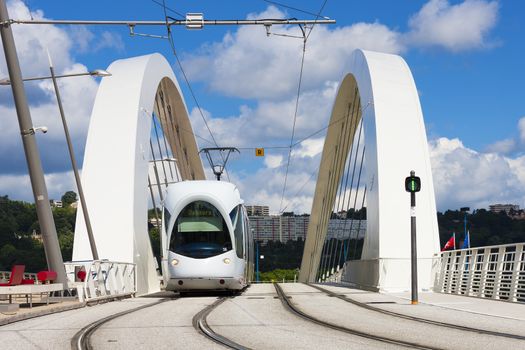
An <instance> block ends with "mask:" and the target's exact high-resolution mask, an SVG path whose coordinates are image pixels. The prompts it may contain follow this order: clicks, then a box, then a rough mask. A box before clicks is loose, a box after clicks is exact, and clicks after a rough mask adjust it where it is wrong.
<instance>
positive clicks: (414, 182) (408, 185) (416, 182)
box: [405, 175, 421, 193]
mask: <svg viewBox="0 0 525 350" xmlns="http://www.w3.org/2000/svg"><path fill="white" fill-rule="evenodd" d="M405 190H406V191H407V192H411V193H414V192H419V191H420V190H421V179H420V178H419V176H414V175H411V176H409V177H407V178H406V179H405Z"/></svg>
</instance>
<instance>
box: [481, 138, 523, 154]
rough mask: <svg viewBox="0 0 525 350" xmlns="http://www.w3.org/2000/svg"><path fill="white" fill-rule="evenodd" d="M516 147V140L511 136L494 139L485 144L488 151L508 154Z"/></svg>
mask: <svg viewBox="0 0 525 350" xmlns="http://www.w3.org/2000/svg"><path fill="white" fill-rule="evenodd" d="M515 149H516V141H515V140H514V139H512V138H510V139H504V140H500V141H496V142H494V143H492V144H490V145H488V146H487V151H488V152H494V153H500V154H508V153H511V152H513V151H514V150H515Z"/></svg>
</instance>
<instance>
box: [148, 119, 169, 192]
mask: <svg viewBox="0 0 525 350" xmlns="http://www.w3.org/2000/svg"><path fill="white" fill-rule="evenodd" d="M151 119H152V122H153V128H154V129H155V136H156V139H157V147H158V150H159V157H160V158H159V159H160V163H161V164H162V170H163V172H164V184H165V185H166V187H168V175H167V174H166V166H165V165H164V157H163V156H162V149H161V147H160V140H159V132H158V130H157V122H156V121H155V119H156V118H155V115H154V114H152V115H151ZM166 157H167V155H166Z"/></svg>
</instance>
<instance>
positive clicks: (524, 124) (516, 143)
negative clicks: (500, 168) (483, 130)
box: [486, 117, 525, 155]
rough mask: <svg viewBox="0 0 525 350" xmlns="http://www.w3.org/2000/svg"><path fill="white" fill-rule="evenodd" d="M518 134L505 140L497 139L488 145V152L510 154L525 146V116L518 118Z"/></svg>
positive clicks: (521, 149)
mask: <svg viewBox="0 0 525 350" xmlns="http://www.w3.org/2000/svg"><path fill="white" fill-rule="evenodd" d="M517 130H518V134H517V135H515V136H514V137H509V138H506V139H503V140H499V141H496V142H494V143H492V144H490V145H488V146H487V148H486V150H487V151H488V152H495V153H499V154H502V155H510V154H513V153H516V152H519V151H523V149H524V148H525V117H521V118H520V119H519V120H518V128H517Z"/></svg>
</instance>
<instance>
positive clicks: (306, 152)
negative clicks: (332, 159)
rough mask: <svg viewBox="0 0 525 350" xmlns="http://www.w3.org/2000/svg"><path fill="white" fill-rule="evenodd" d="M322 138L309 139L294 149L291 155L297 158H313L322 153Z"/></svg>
mask: <svg viewBox="0 0 525 350" xmlns="http://www.w3.org/2000/svg"><path fill="white" fill-rule="evenodd" d="M323 146H324V138H318V139H309V140H305V141H304V142H302V143H301V145H300V147H298V148H296V149H295V150H294V151H293V152H292V155H293V156H294V157H295V156H299V157H314V156H316V155H318V154H321V152H323Z"/></svg>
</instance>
